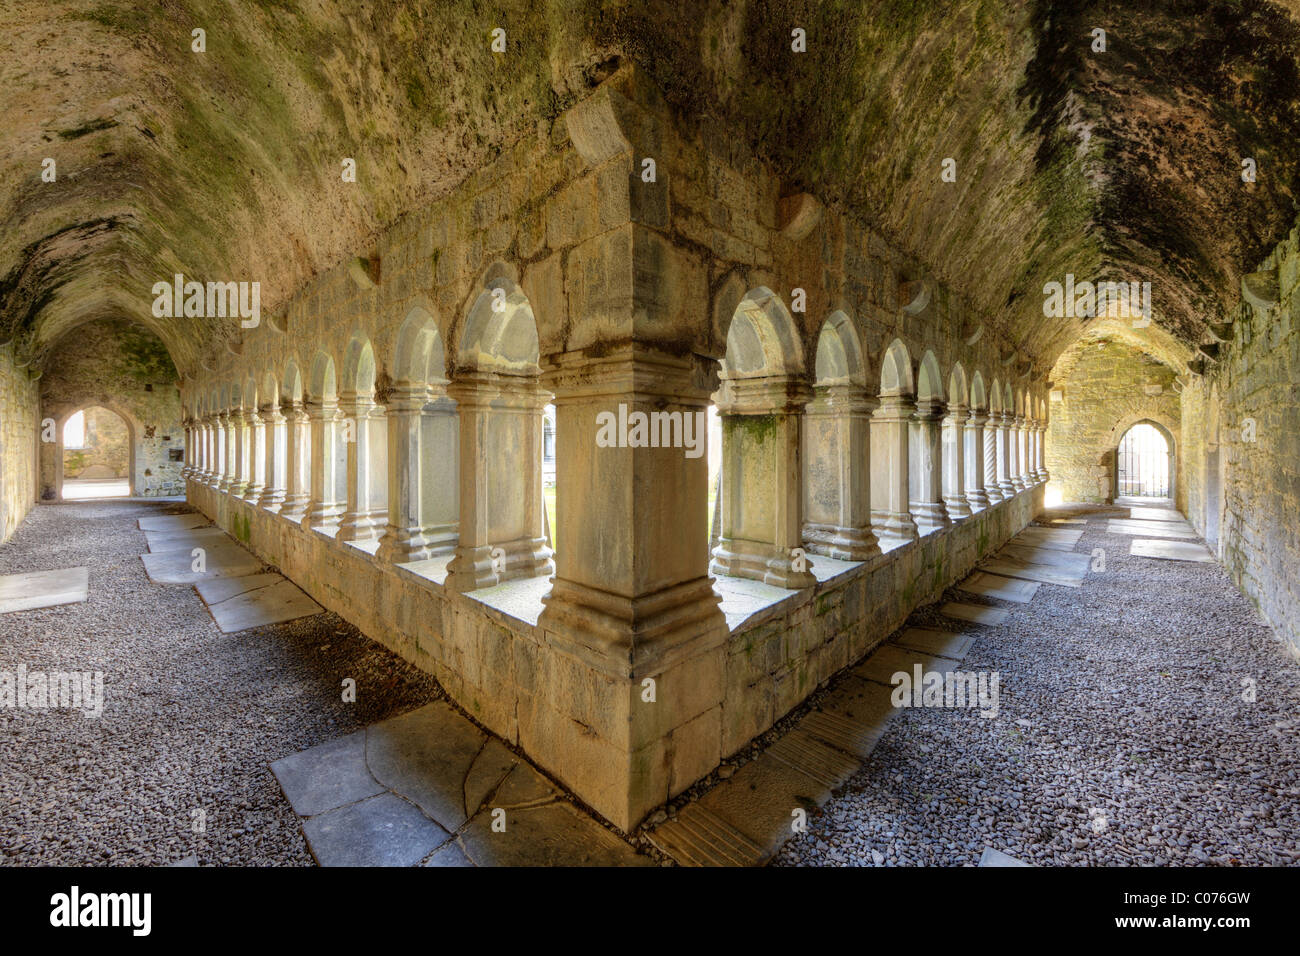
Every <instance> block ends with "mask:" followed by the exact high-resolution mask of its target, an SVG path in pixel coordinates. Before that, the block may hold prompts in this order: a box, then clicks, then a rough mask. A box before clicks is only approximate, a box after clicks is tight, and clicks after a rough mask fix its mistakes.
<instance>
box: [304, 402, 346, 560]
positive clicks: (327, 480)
mask: <svg viewBox="0 0 1300 956" xmlns="http://www.w3.org/2000/svg"><path fill="white" fill-rule="evenodd" d="M338 414H339V409H338V405H337V404H336V403H335V402H334V401H333V400H326V401H324V402H321V403H320V404H316V403H314V402H313V403H308V405H307V415H308V417H309V419H310V422H311V500H310V501H308V502H307V507H306V509H305V511H304V513H303V519H302V526H303V527H304V528H308V529H311V530H313V531H320V532H323V533H325V534H329V535H333V534H336V533H337V532H338V526H339V519H340V518H341V517H342V515H343V503H342V502H340V501H339V500H338V492H337V489H336V484H337V474H338V473H337V470H336V467H335V460H336V458H337V456H338V439H339V435H338V423H337V421H336V419H337V418H338Z"/></svg>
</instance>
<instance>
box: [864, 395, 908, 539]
mask: <svg viewBox="0 0 1300 956" xmlns="http://www.w3.org/2000/svg"><path fill="white" fill-rule="evenodd" d="M915 410H916V403H915V402H913V401H912V399H911V398H910V397H909V396H907V395H884V396H881V398H880V407H879V408H877V409H876V410H875V411H874V412H873V413H872V415H871V450H872V455H871V523H872V525H873V526H874V527H875V529H876V534H877V536H879V538H880V540H881V541H882V542H889V543H893V544H897V543H899V542H905V541H914V540H916V538H917V537H918V534H917V530H916V522H915V521H914V520H913V518H912V512H911V510H910V509H909V508H908V502H909V499H910V497H911V483H910V479H909V470H908V454H909V452H908V446H909V444H910V442H909V441H908V437H909V436H908V432H909V430H910V429H911V422H912V413H913V412H914V411H915Z"/></svg>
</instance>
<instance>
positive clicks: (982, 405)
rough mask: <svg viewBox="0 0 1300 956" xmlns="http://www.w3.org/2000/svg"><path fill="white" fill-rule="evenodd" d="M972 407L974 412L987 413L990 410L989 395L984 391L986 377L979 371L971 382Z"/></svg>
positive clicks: (972, 377)
mask: <svg viewBox="0 0 1300 956" xmlns="http://www.w3.org/2000/svg"><path fill="white" fill-rule="evenodd" d="M970 407H971V409H972V410H974V411H981V412H986V411H988V408H989V399H988V393H987V392H986V391H985V389H984V376H983V374H982V373H981V372H980V371H979V370H978V369H977V370H976V371H975V374H974V375H972V376H971V380H970Z"/></svg>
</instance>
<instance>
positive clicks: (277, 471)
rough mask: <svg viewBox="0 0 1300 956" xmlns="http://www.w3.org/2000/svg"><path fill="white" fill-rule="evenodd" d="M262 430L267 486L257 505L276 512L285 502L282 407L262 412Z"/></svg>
mask: <svg viewBox="0 0 1300 956" xmlns="http://www.w3.org/2000/svg"><path fill="white" fill-rule="evenodd" d="M262 421H263V425H262V428H263V430H264V432H265V436H264V437H265V445H264V448H263V451H262V459H263V462H264V464H263V469H264V474H265V478H264V481H265V485H264V486H263V488H262V494H261V495H260V496H259V497H258V499H257V504H258V506H259V507H262V508H269V509H271V510H276V509H278V508H279V506H280V504H281V503H282V502H283V501H284V493H285V492H284V484H285V482H284V462H285V449H284V433H285V417H284V415H283V414H281V412H280V406H278V405H267V406H266V408H265V409H263V411H262Z"/></svg>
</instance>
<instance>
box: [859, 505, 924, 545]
mask: <svg viewBox="0 0 1300 956" xmlns="http://www.w3.org/2000/svg"><path fill="white" fill-rule="evenodd" d="M871 527H872V528H873V529H875V532H876V537H877V538H879V539H880V540H881V541H889V542H891V543H897V542H904V543H906V542H908V541H915V540H916V539H917V538H919V537H920V536H921V535H920V533H919V532H918V531H917V527H916V521H914V520H913V518H912V515H911V514H910V513H909V514H900V513H899V512H896V511H873V512H871Z"/></svg>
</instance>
